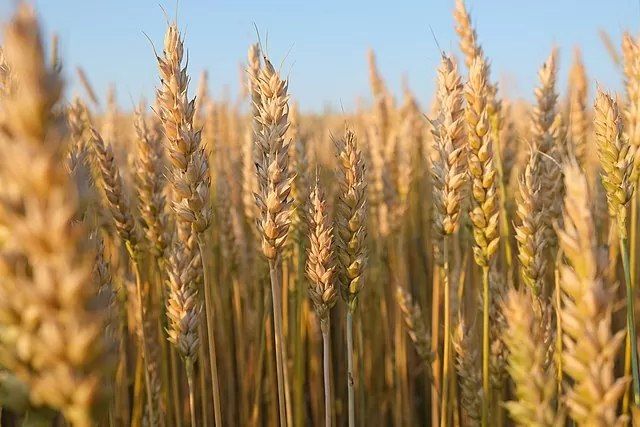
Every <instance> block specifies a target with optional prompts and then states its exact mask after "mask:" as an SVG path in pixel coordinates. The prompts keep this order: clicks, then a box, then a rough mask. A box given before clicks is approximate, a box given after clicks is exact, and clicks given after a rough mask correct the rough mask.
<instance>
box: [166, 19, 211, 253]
mask: <svg viewBox="0 0 640 427" xmlns="http://www.w3.org/2000/svg"><path fill="white" fill-rule="evenodd" d="M183 55H184V44H183V40H182V38H181V36H180V32H179V31H178V28H177V27H176V25H175V24H171V25H169V27H168V29H167V32H166V35H165V40H164V48H163V54H162V57H158V58H157V60H158V67H159V70H160V80H161V86H160V88H159V89H158V90H157V98H158V104H159V107H160V111H159V112H158V114H159V115H160V119H161V120H162V124H163V127H164V133H165V137H166V138H167V141H168V153H169V162H170V164H171V167H170V172H171V173H170V178H169V179H170V181H171V184H172V186H173V195H174V199H173V203H172V205H173V209H174V211H175V213H176V217H177V219H178V222H179V224H181V225H179V227H178V230H179V234H180V236H181V237H180V238H181V239H182V240H183V242H185V243H186V242H187V237H186V236H188V235H189V234H190V232H191V231H190V230H191V229H192V230H193V231H194V232H195V233H202V232H203V231H204V230H206V229H207V228H208V226H209V224H210V222H211V207H210V203H209V202H210V201H209V198H210V196H209V192H210V181H211V178H210V175H209V163H208V160H207V155H206V153H205V150H204V148H203V147H202V143H201V139H202V132H201V130H199V129H196V128H195V127H194V124H193V119H194V113H195V104H194V102H195V100H193V99H192V100H189V99H188V95H187V89H188V84H189V77H188V75H187V70H186V65H184V66H183Z"/></svg>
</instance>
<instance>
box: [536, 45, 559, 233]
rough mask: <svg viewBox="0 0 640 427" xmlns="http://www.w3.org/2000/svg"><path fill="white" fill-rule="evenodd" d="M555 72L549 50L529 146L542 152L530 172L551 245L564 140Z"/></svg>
mask: <svg viewBox="0 0 640 427" xmlns="http://www.w3.org/2000/svg"><path fill="white" fill-rule="evenodd" d="M557 73H558V70H557V51H556V50H552V52H551V53H550V54H549V57H548V58H547V60H546V61H545V62H544V64H543V65H542V67H541V68H540V70H539V71H538V80H539V84H538V86H537V87H536V89H535V90H534V95H535V98H536V102H535V104H534V107H533V110H532V113H531V143H532V148H531V149H532V150H533V151H536V152H540V153H542V154H541V155H540V158H539V159H538V160H537V162H536V164H535V166H536V168H535V170H534V171H533V172H532V173H533V176H534V177H537V178H536V179H537V180H538V182H539V183H540V194H541V196H542V197H541V199H540V203H541V205H540V206H541V208H540V209H541V211H542V214H543V217H544V223H545V225H546V226H547V235H548V238H549V239H550V242H549V244H550V245H555V243H554V241H555V237H554V235H553V229H552V228H551V226H552V224H553V223H554V222H555V221H558V220H559V219H560V217H561V215H560V212H561V210H562V203H561V202H560V200H561V198H562V170H561V168H560V167H559V166H558V164H559V163H561V162H562V159H561V157H562V155H563V154H564V141H563V133H562V129H561V121H560V119H561V116H560V115H559V114H558V112H557V101H558V94H557V93H556V78H557Z"/></svg>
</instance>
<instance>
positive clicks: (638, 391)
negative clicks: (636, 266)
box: [620, 237, 640, 406]
mask: <svg viewBox="0 0 640 427" xmlns="http://www.w3.org/2000/svg"><path fill="white" fill-rule="evenodd" d="M627 240H628V239H626V238H624V237H620V256H621V257H622V267H623V269H624V279H625V284H626V290H627V292H626V294H627V328H628V335H629V337H630V345H631V374H632V376H633V401H634V403H635V405H636V406H638V405H640V382H639V378H638V344H637V343H638V338H637V334H636V322H635V311H634V309H635V308H634V301H633V300H634V298H633V285H632V283H631V273H630V271H629V255H628V250H627Z"/></svg>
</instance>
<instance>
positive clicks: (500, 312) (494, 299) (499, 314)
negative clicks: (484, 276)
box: [489, 268, 507, 389]
mask: <svg viewBox="0 0 640 427" xmlns="http://www.w3.org/2000/svg"><path fill="white" fill-rule="evenodd" d="M489 283H490V289H491V291H490V295H491V302H490V304H489V322H490V323H491V331H490V334H491V343H490V346H491V360H490V361H489V363H490V366H489V370H490V371H489V372H490V375H491V386H492V387H493V388H495V389H502V388H503V387H504V386H505V381H506V379H507V371H506V365H507V354H506V353H507V351H506V346H505V343H504V330H505V329H506V319H505V316H504V308H503V303H504V300H505V299H506V295H505V293H506V286H505V283H504V279H503V277H502V275H501V274H500V272H498V271H497V270H496V269H495V268H494V269H492V271H491V273H490V278H489Z"/></svg>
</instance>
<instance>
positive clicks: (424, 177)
mask: <svg viewBox="0 0 640 427" xmlns="http://www.w3.org/2000/svg"><path fill="white" fill-rule="evenodd" d="M453 6H454V12H453V17H452V25H454V26H455V30H456V33H457V34H458V36H459V51H460V53H461V55H459V57H456V55H455V54H454V53H453V52H442V53H441V58H440V61H439V62H440V64H439V66H438V67H437V69H435V70H433V74H432V76H433V79H435V81H436V93H435V94H434V97H433V100H432V102H431V104H430V105H420V104H419V103H418V101H417V100H416V99H417V97H416V96H415V95H414V93H412V91H411V90H410V89H409V88H408V87H406V86H405V87H404V89H403V93H401V94H393V93H391V91H390V90H389V89H388V86H387V84H386V82H385V81H384V79H383V78H382V77H381V75H382V73H380V72H379V69H378V66H379V65H378V64H377V63H376V58H375V55H374V53H373V51H371V52H369V54H368V55H369V56H368V61H369V70H368V78H369V81H370V87H371V97H372V99H373V102H372V103H371V104H370V105H361V106H359V107H358V108H357V110H356V111H355V112H353V113H342V114H336V113H325V114H301V113H299V112H298V108H297V103H296V94H295V93H290V91H289V87H288V84H287V79H286V78H285V75H284V73H282V72H281V70H280V69H279V67H278V65H277V64H279V63H280V59H281V58H270V57H268V55H267V54H266V53H265V52H264V49H263V48H262V45H261V43H256V44H253V45H251V46H248V47H247V48H248V53H247V56H246V63H245V64H244V65H243V73H242V75H241V79H242V87H243V88H244V91H243V93H242V95H241V96H240V97H239V99H237V100H230V99H214V98H213V97H212V96H211V95H210V92H209V85H208V81H207V75H206V73H203V74H202V75H200V77H198V75H199V70H192V69H191V68H190V67H189V66H188V61H187V58H188V47H189V40H188V38H187V39H185V37H184V35H183V34H184V33H183V29H182V27H181V26H180V25H178V24H177V23H176V22H171V21H170V22H169V23H168V24H167V28H166V34H165V37H164V40H154V41H153V42H155V43H156V46H158V48H157V52H156V55H157V56H156V58H157V74H156V75H155V76H149V78H150V79H154V81H155V82H156V89H157V90H156V94H155V99H151V100H140V101H139V103H138V106H137V107H136V108H135V110H134V111H125V110H122V109H120V107H119V104H118V102H117V100H116V99H115V92H111V93H109V94H108V95H107V97H106V99H105V100H104V101H102V102H101V100H100V97H99V96H98V95H97V94H96V91H95V90H94V89H93V88H92V86H91V84H90V82H89V77H90V76H87V75H86V74H85V73H84V72H83V71H82V69H78V70H77V71H78V72H77V76H78V78H79V79H80V80H81V81H82V83H83V85H84V94H83V96H81V97H78V96H75V97H70V96H69V95H68V92H67V91H65V81H66V80H67V78H68V76H67V75H66V74H67V73H69V72H70V71H69V70H68V69H67V68H66V67H65V59H64V58H63V57H60V56H59V54H58V49H57V40H53V41H52V42H48V41H45V40H43V35H42V32H41V27H40V23H39V21H38V18H37V14H36V13H35V11H34V10H32V9H31V8H30V7H29V6H26V5H25V4H22V3H20V4H18V5H16V7H15V14H14V15H13V17H12V18H11V19H10V20H9V21H8V23H7V24H6V25H5V27H4V32H3V37H2V47H1V51H0V52H1V55H0V153H1V154H0V408H1V418H0V424H1V425H3V426H4V425H6V426H67V425H68V426H73V427H88V426H179V427H183V426H218V427H219V426H232V425H233V426H235V425H237V426H280V427H286V426H307V425H308V426H312V425H316V426H318V425H325V426H349V427H352V426H391V425H393V426H425V425H431V426H433V427H436V426H441V427H448V426H452V427H454V426H455V427H458V426H476V425H481V426H483V427H486V426H500V427H501V426H511V425H517V426H540V427H542V426H588V427H595V426H618V425H640V379H639V368H638V360H639V359H638V353H637V348H638V335H637V332H636V329H637V322H636V317H637V316H636V308H637V307H638V306H639V305H640V294H639V293H638V290H637V287H638V286H637V284H638V272H639V271H638V270H639V267H640V262H639V261H640V259H639V252H638V251H639V250H640V247H639V242H638V235H639V231H638V225H639V222H640V218H638V207H639V205H640V200H639V198H638V195H637V191H636V190H637V189H636V187H637V185H638V181H639V179H640V152H639V153H636V151H637V149H638V148H640V39H638V38H637V37H636V36H634V35H632V34H630V33H625V34H624V36H623V38H622V40H621V41H613V42H612V41H611V40H610V39H608V38H606V36H605V41H606V42H607V43H608V46H609V49H610V51H611V59H612V60H613V61H615V62H616V63H617V65H618V66H619V71H620V77H621V79H623V81H624V85H623V91H622V92H621V93H614V92H610V91H608V90H607V88H606V87H597V86H596V85H593V84H591V80H589V78H588V77H587V76H588V73H589V70H587V69H585V66H584V65H583V62H582V59H581V54H580V51H579V50H576V52H575V55H574V59H573V62H572V63H571V65H570V68H569V70H568V71H569V79H568V88H567V90H566V96H564V97H560V96H559V95H558V93H559V92H560V89H559V88H558V87H557V86H558V85H557V83H556V80H557V78H558V73H559V71H558V53H557V50H556V49H553V50H551V51H550V52H549V56H548V58H547V60H546V61H545V62H544V63H543V64H541V65H540V68H539V70H538V80H539V81H538V85H537V86H536V87H535V88H534V89H532V91H533V95H534V96H533V98H532V99H533V102H525V101H521V100H520V101H516V100H512V99H507V98H505V97H503V94H502V92H501V87H500V85H499V84H498V83H497V81H496V79H495V77H494V76H492V74H491V68H490V58H487V57H486V55H485V53H484V51H483V49H482V45H481V43H480V40H481V38H482V37H481V34H480V35H479V34H478V33H476V30H475V28H474V25H473V22H472V17H471V16H470V15H469V13H468V12H467V9H466V8H465V5H464V3H463V2H462V0H456V1H455V2H454V5H453ZM45 46H48V48H45ZM607 60H608V59H607ZM273 64H276V65H275V66H274V65H273ZM380 67H384V64H380ZM364 72H365V70H363V78H364V77H365V76H364ZM533 72H534V70H532V73H533Z"/></svg>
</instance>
